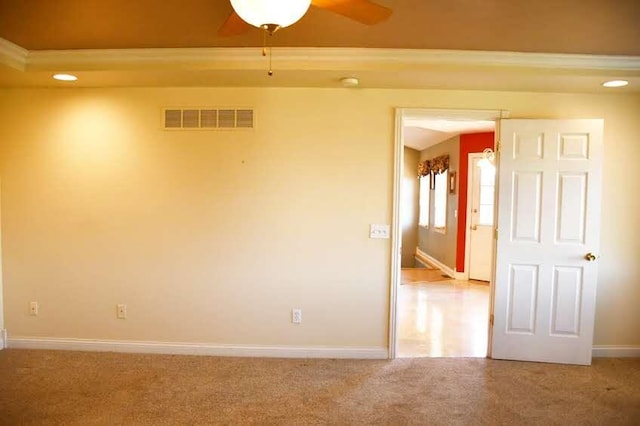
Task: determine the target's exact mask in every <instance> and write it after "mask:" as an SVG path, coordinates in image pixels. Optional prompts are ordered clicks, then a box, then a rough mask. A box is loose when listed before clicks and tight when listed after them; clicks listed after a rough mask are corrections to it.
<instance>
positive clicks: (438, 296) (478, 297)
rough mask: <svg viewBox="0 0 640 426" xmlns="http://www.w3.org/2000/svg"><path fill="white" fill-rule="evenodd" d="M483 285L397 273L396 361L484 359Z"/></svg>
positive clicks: (425, 272) (418, 272)
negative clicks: (460, 358)
mask: <svg viewBox="0 0 640 426" xmlns="http://www.w3.org/2000/svg"><path fill="white" fill-rule="evenodd" d="M488 318H489V285H488V284H487V283H483V282H480V281H460V280H454V279H450V278H446V277H443V276H442V272H441V271H438V270H435V269H403V270H402V285H401V286H400V291H399V292H398V356H399V357H485V356H486V355H487V333H488Z"/></svg>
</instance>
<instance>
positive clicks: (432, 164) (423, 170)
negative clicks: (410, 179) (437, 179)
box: [418, 155, 449, 177]
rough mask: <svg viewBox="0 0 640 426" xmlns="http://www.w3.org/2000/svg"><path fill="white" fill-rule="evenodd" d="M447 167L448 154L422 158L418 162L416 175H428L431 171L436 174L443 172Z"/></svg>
mask: <svg viewBox="0 0 640 426" xmlns="http://www.w3.org/2000/svg"><path fill="white" fill-rule="evenodd" d="M448 169H449V156H448V155H441V156H439V157H436V158H433V159H431V160H424V161H421V162H419V163H418V177H422V176H428V175H429V174H431V172H433V173H434V174H436V175H439V174H440V173H444V172H445V171H446V170H448Z"/></svg>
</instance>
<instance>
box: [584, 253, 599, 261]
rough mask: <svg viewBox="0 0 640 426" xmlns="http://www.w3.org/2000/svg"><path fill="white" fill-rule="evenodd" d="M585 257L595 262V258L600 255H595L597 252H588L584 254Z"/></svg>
mask: <svg viewBox="0 0 640 426" xmlns="http://www.w3.org/2000/svg"><path fill="white" fill-rule="evenodd" d="M584 258H585V259H587V262H593V261H594V260H596V259H597V258H598V256H596V255H595V254H593V253H587V254H586V255H585V256H584Z"/></svg>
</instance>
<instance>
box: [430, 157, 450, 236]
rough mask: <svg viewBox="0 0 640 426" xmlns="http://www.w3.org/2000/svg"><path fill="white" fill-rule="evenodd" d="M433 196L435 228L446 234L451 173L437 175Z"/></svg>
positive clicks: (445, 172)
mask: <svg viewBox="0 0 640 426" xmlns="http://www.w3.org/2000/svg"><path fill="white" fill-rule="evenodd" d="M435 179H436V182H435V187H436V189H435V191H434V194H433V227H434V228H435V229H436V230H440V231H442V232H444V230H445V228H446V227H447V193H448V192H449V191H448V189H449V172H448V171H447V170H445V171H444V172H442V173H439V174H436V175H435Z"/></svg>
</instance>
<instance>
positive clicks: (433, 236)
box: [418, 136, 460, 271]
mask: <svg viewBox="0 0 640 426" xmlns="http://www.w3.org/2000/svg"><path fill="white" fill-rule="evenodd" d="M441 155H448V156H449V172H456V173H457V171H458V169H459V165H460V136H455V137H453V138H450V139H447V140H446V141H444V142H440V143H439V144H437V145H434V146H432V147H429V148H427V149H424V150H422V151H421V152H420V161H424V160H431V159H433V158H435V157H439V156H441ZM434 194H435V192H434V191H431V203H430V208H429V211H430V213H429V222H430V226H429V227H428V228H425V227H420V232H419V236H418V246H419V247H420V250H422V251H423V252H425V253H426V254H428V255H429V256H431V257H433V258H435V259H437V260H439V261H440V262H442V263H444V264H445V265H446V266H448V267H449V268H451V269H453V270H454V271H455V270H456V238H457V236H458V219H457V217H456V216H457V215H456V212H457V210H458V193H457V191H456V193H454V194H449V193H447V225H446V229H445V232H444V233H443V232H441V231H436V230H435V229H434V228H433V226H431V224H433V218H434V215H435V202H434V198H433V197H434Z"/></svg>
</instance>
